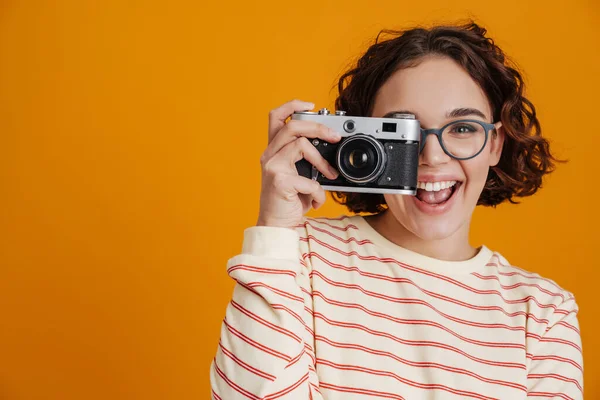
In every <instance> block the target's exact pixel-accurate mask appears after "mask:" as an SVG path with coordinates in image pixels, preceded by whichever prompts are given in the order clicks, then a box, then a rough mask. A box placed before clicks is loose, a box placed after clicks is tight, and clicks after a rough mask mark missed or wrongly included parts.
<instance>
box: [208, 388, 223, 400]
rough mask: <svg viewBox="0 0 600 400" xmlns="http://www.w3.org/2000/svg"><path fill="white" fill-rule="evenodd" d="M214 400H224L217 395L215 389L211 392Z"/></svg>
mask: <svg viewBox="0 0 600 400" xmlns="http://www.w3.org/2000/svg"><path fill="white" fill-rule="evenodd" d="M211 392H212V396H213V399H215V400H223V399H222V398H221V397H220V396H219V395H218V394H217V393H215V391H214V389H213V390H211Z"/></svg>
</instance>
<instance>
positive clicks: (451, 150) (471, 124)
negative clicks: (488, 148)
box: [419, 119, 496, 160]
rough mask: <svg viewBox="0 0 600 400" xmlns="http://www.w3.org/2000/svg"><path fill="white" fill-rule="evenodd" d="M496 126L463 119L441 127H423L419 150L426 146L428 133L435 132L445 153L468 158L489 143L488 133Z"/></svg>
mask: <svg viewBox="0 0 600 400" xmlns="http://www.w3.org/2000/svg"><path fill="white" fill-rule="evenodd" d="M495 127H496V126H495V124H490V123H487V122H482V121H478V120H475V119H461V120H458V121H452V122H450V123H449V124H446V125H444V126H442V127H441V128H439V129H421V144H420V149H419V152H422V151H423V148H424V147H425V140H426V139H427V135H429V134H434V135H435V136H437V138H438V141H439V142H440V145H441V146H442V149H443V150H444V153H446V154H447V155H449V156H450V157H452V158H454V159H457V160H468V159H471V158H474V157H476V156H477V155H478V154H479V153H481V152H482V151H483V149H484V148H485V145H486V144H487V140H488V133H489V131H491V130H492V129H495Z"/></svg>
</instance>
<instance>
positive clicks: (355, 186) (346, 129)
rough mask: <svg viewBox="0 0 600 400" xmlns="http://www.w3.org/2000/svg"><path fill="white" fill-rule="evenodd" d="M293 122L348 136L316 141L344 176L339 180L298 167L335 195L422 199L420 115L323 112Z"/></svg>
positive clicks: (299, 115)
mask: <svg viewBox="0 0 600 400" xmlns="http://www.w3.org/2000/svg"><path fill="white" fill-rule="evenodd" d="M292 119H293V120H302V121H314V122H318V123H320V124H323V125H325V126H327V127H329V128H331V129H333V130H335V131H336V132H338V133H340V134H341V136H342V139H341V140H340V141H339V142H338V143H329V142H326V141H323V140H321V139H312V140H311V143H312V144H313V146H315V148H316V149H317V150H318V151H319V153H321V155H322V156H323V158H325V159H326V160H327V162H329V163H330V164H331V165H332V166H333V167H335V168H336V169H337V170H338V171H339V172H340V174H339V176H338V178H337V179H334V180H330V179H327V178H326V177H325V176H323V175H322V174H321V173H319V171H318V170H317V169H316V168H315V167H314V166H312V165H311V164H310V163H309V162H308V161H306V160H304V159H302V160H300V161H298V162H297V163H296V169H297V170H298V174H299V175H300V176H304V177H307V178H310V179H313V180H316V181H317V182H319V183H320V184H321V185H322V186H323V188H324V189H325V190H330V191H339V192H361V193H393V194H409V195H414V194H416V191H417V168H418V165H419V141H420V138H421V127H420V124H419V121H418V120H416V119H415V116H414V115H412V114H400V113H397V114H394V115H393V116H391V117H390V118H375V117H354V116H347V115H346V113H345V112H344V111H340V110H338V111H335V113H334V114H331V113H330V112H329V110H327V109H326V108H323V109H321V110H319V112H308V111H306V112H295V113H294V114H292Z"/></svg>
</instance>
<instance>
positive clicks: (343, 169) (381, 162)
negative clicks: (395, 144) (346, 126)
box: [337, 134, 385, 183]
mask: <svg viewBox="0 0 600 400" xmlns="http://www.w3.org/2000/svg"><path fill="white" fill-rule="evenodd" d="M337 164H338V168H339V171H340V174H342V176H343V177H344V178H346V179H347V180H348V181H350V182H354V183H368V182H371V181H372V180H374V179H376V178H377V177H378V176H379V175H380V174H381V173H382V171H383V169H384V166H385V151H384V150H383V146H382V145H381V143H379V142H378V141H377V140H376V139H374V138H373V137H371V136H368V135H364V134H357V135H354V136H351V137H349V138H348V139H346V140H345V141H344V142H343V143H342V144H340V146H339V147H338V151H337Z"/></svg>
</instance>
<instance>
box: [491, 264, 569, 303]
mask: <svg viewBox="0 0 600 400" xmlns="http://www.w3.org/2000/svg"><path fill="white" fill-rule="evenodd" d="M494 258H495V259H496V260H498V263H495V262H493V261H491V262H489V263H487V264H486V265H485V266H486V267H496V270H497V273H498V274H500V275H503V276H514V275H518V276H522V277H523V278H527V279H531V280H540V281H543V282H546V283H547V284H549V285H550V286H553V287H554V288H555V289H557V290H559V291H563V290H564V289H563V288H561V287H560V286H558V285H557V284H556V282H554V281H552V280H551V279H548V278H544V277H542V276H540V275H539V274H536V273H533V272H529V271H525V270H524V269H522V268H519V267H515V266H514V265H509V264H503V263H501V262H500V259H499V257H498V253H494V254H493V255H492V259H494ZM500 267H502V268H510V269H514V270H516V272H515V271H513V272H503V271H500ZM567 293H568V292H567ZM569 297H572V296H569Z"/></svg>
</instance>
